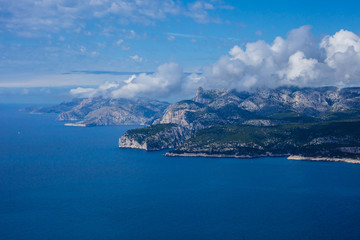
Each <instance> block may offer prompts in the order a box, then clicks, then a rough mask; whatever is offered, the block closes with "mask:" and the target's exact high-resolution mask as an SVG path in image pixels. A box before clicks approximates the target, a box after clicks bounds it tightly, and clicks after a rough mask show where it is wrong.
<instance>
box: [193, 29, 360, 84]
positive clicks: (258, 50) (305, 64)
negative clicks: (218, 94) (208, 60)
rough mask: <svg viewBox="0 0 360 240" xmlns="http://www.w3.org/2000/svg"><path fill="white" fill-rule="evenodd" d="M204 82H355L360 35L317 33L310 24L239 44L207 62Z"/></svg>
mask: <svg viewBox="0 0 360 240" xmlns="http://www.w3.org/2000/svg"><path fill="white" fill-rule="evenodd" d="M200 78H201V79H200V80H199V82H201V83H202V85H203V86H205V87H208V88H214V87H215V88H237V89H239V90H245V89H250V88H256V87H277V86H281V85H295V86H300V87H304V86H323V85H335V86H353V85H359V84H360V39H359V36H357V35H356V34H355V33H352V32H349V31H345V30H340V31H339V32H337V33H336V34H334V35H333V36H325V37H324V38H322V39H316V38H315V37H314V36H313V34H312V33H311V27H310V26H302V27H300V28H297V29H294V30H292V31H290V32H289V33H288V35H287V37H286V38H285V39H284V38H282V37H276V38H275V40H274V41H273V42H272V44H268V43H266V42H264V41H261V40H260V41H257V42H252V43H247V44H246V46H245V48H241V47H239V46H237V45H236V46H234V47H233V48H232V49H230V51H229V53H228V54H227V55H225V56H222V57H221V58H220V59H219V60H218V61H217V62H216V63H214V64H213V65H211V66H207V67H205V68H204V71H203V74H202V75H201V76H200Z"/></svg>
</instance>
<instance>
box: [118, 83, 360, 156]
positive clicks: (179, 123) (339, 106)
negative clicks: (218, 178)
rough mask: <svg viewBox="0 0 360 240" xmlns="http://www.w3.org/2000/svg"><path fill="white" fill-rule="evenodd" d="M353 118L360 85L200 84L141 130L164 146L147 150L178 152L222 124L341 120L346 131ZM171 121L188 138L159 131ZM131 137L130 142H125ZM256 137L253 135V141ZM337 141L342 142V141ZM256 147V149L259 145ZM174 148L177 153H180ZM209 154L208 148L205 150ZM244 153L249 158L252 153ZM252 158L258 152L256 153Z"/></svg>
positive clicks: (359, 104) (359, 108) (358, 113)
mask: <svg viewBox="0 0 360 240" xmlns="http://www.w3.org/2000/svg"><path fill="white" fill-rule="evenodd" d="M349 119H360V88H357V87H353V88H336V87H319V88H297V87H280V88H277V89H262V90H260V91H257V92H252V93H251V92H238V91H236V90H204V89H202V88H199V89H198V91H197V94H196V96H195V97H194V98H192V99H190V100H182V101H179V102H176V103H174V104H171V105H169V106H168V107H167V109H166V110H165V111H164V113H163V115H162V117H161V118H159V119H158V120H156V121H154V122H153V124H152V125H151V126H150V127H148V128H147V130H146V131H148V132H152V134H150V135H147V134H143V132H142V131H145V130H139V132H138V133H137V134H140V135H141V134H142V141H143V142H146V141H147V140H149V142H150V141H151V143H152V145H153V146H158V147H157V148H154V147H152V148H149V149H147V148H146V147H144V148H142V149H145V150H160V149H168V148H175V150H174V151H178V150H179V149H181V148H183V147H184V144H185V145H186V144H187V143H188V142H189V141H191V140H192V139H194V137H196V136H197V135H196V134H198V133H199V132H200V133H203V134H205V135H206V134H207V132H208V131H209V129H210V128H212V127H217V126H218V127H224V128H231V127H230V126H240V127H241V128H243V127H244V126H251V127H253V130H259V129H260V128H264V127H265V128H266V127H267V128H271V127H273V128H274V127H275V128H276V127H278V128H281V126H283V125H284V124H293V125H294V126H295V127H294V131H297V130H296V129H297V128H301V126H302V125H304V124H305V125H306V124H310V125H311V124H313V125H312V126H313V128H314V129H317V127H319V126H320V125H321V126H322V125H324V126H325V127H324V128H322V127H321V128H320V129H326V128H331V126H332V125H331V122H332V121H338V122H339V123H338V126H339V127H340V128H344V129H343V130H344V131H345V129H347V123H346V122H344V120H349ZM166 124H172V128H173V129H177V130H179V131H182V133H186V134H182V135H181V136H183V138H182V139H181V138H180V139H179V138H171V137H170V136H169V134H164V132H162V131H161V130H159V131H153V130H155V128H157V129H162V128H161V127H159V126H162V125H166ZM356 124H357V122H356ZM356 124H355V125H356ZM356 126H357V125H356ZM238 130H239V129H238ZM266 131H268V130H266ZM309 134H310V132H309ZM332 134H334V132H329V133H328V135H326V134H325V135H326V136H325V135H324V137H329V138H331V137H332ZM350 134H351V132H350ZM263 137H266V136H263ZM136 138H137V136H136V135H134V134H132V135H129V134H128V133H125V134H124V135H123V136H121V137H120V139H119V147H125V148H137V147H136V146H134V145H132V144H130V142H133V141H134V140H136ZM282 138H284V136H281V137H280V138H279V139H282ZM351 138H352V139H357V135H351ZM125 139H127V140H126V141H125ZM130 140H131V141H130ZM252 140H253V139H250V142H251V141H252ZM312 140H314V139H311V138H309V139H308V141H309V144H312V143H311V141H312ZM156 141H158V143H156ZM337 141H338V144H340V139H338V140H337ZM135 142H136V141H135ZM161 142H166V143H167V144H161ZM253 143H254V142H253ZM304 144H307V143H304ZM340 145H341V144H340ZM201 146H202V147H204V144H201ZM341 146H342V147H346V146H343V145H341ZM355 147H356V146H355ZM254 149H255V147H253V150H254ZM183 150H184V149H183ZM187 150H188V151H183V153H187V154H191V153H194V152H192V151H191V149H187ZM233 150H234V149H233ZM174 151H172V152H171V153H173V154H174V153H175V152H174ZM203 152H207V151H205V150H204V151H203ZM275 152H276V151H275ZM275 152H273V153H269V154H267V155H274V154H275V155H278V154H283V155H292V154H295V153H296V154H299V152H296V151H292V152H288V153H275ZM207 154H208V152H207ZM236 154H237V155H238V156H240V155H241V153H240V152H238V153H236ZM317 154H319V153H317ZM170 155H171V154H170ZM210 155H211V154H210ZM242 155H244V156H245V155H246V154H242ZM265 155H266V154H265ZM330 155H331V154H330ZM353 155H354V156H352V157H355V158H358V156H359V154H357V153H355V154H353ZM250 156H255V155H254V154H250Z"/></svg>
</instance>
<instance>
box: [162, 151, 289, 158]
mask: <svg viewBox="0 0 360 240" xmlns="http://www.w3.org/2000/svg"><path fill="white" fill-rule="evenodd" d="M165 156H166V157H206V158H239V159H251V158H262V157H288V156H289V154H273V155H271V154H270V155H267V154H264V155H256V156H251V155H226V154H207V153H169V152H168V153H166V154H165Z"/></svg>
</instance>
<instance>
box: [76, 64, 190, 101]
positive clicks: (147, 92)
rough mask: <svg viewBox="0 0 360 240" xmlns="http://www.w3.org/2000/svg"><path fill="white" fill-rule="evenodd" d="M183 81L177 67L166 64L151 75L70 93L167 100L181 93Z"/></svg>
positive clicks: (88, 95)
mask: <svg viewBox="0 0 360 240" xmlns="http://www.w3.org/2000/svg"><path fill="white" fill-rule="evenodd" d="M184 80H185V75H184V73H183V71H182V69H181V67H180V66H179V65H177V64H175V63H166V64H163V65H161V66H159V67H158V69H157V71H156V72H155V73H153V74H146V73H141V74H139V75H132V76H131V77H130V78H129V79H128V80H125V81H123V82H122V83H120V82H111V83H109V82H107V83H105V84H102V85H100V86H99V87H98V88H75V89H72V90H71V91H70V93H71V94H73V95H75V96H80V97H94V96H99V95H103V96H108V97H113V98H131V97H135V96H146V97H152V98H168V97H170V96H171V95H173V94H174V93H175V92H177V93H178V94H181V93H182V89H181V88H182V84H183V83H184Z"/></svg>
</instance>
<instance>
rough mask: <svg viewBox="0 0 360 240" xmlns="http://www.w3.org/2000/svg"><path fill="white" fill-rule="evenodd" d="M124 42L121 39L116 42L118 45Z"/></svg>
mask: <svg viewBox="0 0 360 240" xmlns="http://www.w3.org/2000/svg"><path fill="white" fill-rule="evenodd" d="M123 42H124V40H122V39H119V40H118V41H116V45H121V44H122V43H123Z"/></svg>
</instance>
